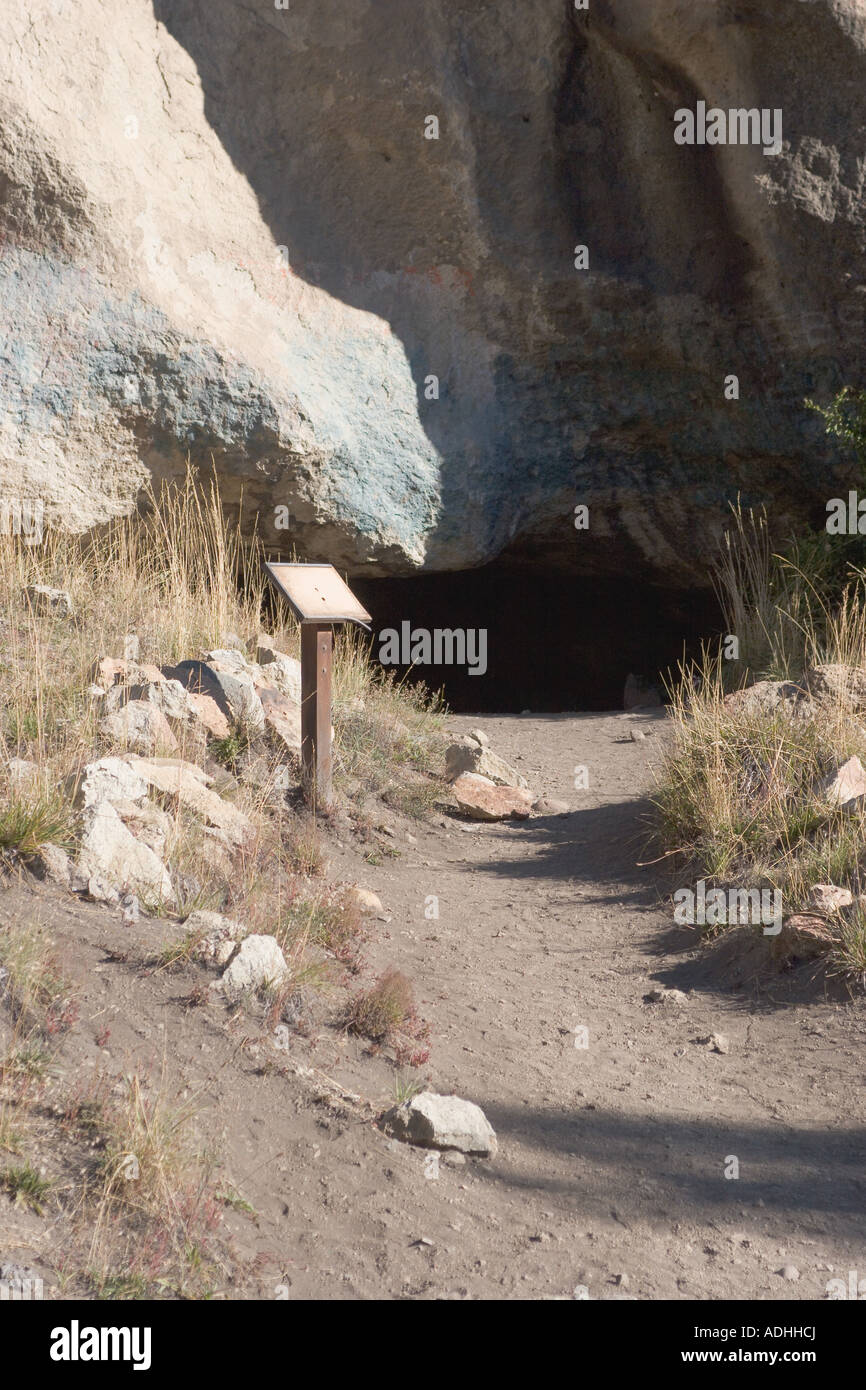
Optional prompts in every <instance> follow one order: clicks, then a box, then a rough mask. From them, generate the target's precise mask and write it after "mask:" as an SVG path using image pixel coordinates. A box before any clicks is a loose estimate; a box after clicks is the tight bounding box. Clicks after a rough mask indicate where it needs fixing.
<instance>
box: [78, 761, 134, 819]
mask: <svg viewBox="0 0 866 1390" xmlns="http://www.w3.org/2000/svg"><path fill="white" fill-rule="evenodd" d="M147 785H148V784H147V782H146V781H145V779H144V778H143V777H142V776H141V775H140V773H138V772H136V771H135V770H134V769H133V768H132V767H131V766H130V764H129V762H128V761H127V759H126V758H99V759H98V761H97V762H94V763H88V764H87V766H86V767H85V768H84V769H83V771H82V773H81V775H80V777H78V778H76V777H72V778H70V788H71V790H72V792H73V801H74V804H75V805H76V806H78V807H87V806H94V805H95V804H96V803H97V802H101V801H109V802H111V801H140V800H141V799H142V797H145V796H147Z"/></svg>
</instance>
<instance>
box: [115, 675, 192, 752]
mask: <svg viewBox="0 0 866 1390" xmlns="http://www.w3.org/2000/svg"><path fill="white" fill-rule="evenodd" d="M154 688H155V689H158V687H154ZM99 732H100V734H101V735H102V737H103V738H105V739H109V740H110V741H111V742H112V743H119V744H121V745H122V746H123V747H125V748H130V749H132V750H133V751H134V752H136V753H146V754H150V753H176V752H177V751H178V742H177V739H176V738H175V736H174V734H173V733H172V730H171V726H170V725H169V722H168V720H167V719H166V717H165V715H164V714H163V712H162V710H161V709H159V708H158V707H157V706H156V705H154V704H151V703H149V702H148V701H147V700H130V701H129V702H128V703H127V704H125V705H123V706H122V707H121V708H120V709H119V710H117V712H116V713H114V714H106V715H105V716H104V718H102V719H100V721H99Z"/></svg>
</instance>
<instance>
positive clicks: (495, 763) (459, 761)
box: [445, 736, 528, 787]
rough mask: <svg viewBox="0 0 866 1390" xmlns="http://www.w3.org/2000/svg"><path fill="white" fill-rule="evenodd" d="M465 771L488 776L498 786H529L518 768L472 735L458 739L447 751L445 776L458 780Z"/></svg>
mask: <svg viewBox="0 0 866 1390" xmlns="http://www.w3.org/2000/svg"><path fill="white" fill-rule="evenodd" d="M465 772H473V773H476V774H477V775H478V776H479V777H486V778H487V780H488V782H494V783H495V784H496V786H498V787H526V786H528V783H527V781H526V778H525V777H522V776H521V775H520V773H519V772H518V771H517V769H516V768H513V767H512V766H511V764H510V763H507V762H506V761H505V759H504V758H500V757H499V755H498V754H497V753H494V752H493V750H492V748H488V747H487V746H486V745H485V744H482V743H479V742H478V741H477V740H476V739H474V738H472V737H471V736H467V737H465V738H461V739H458V740H457V742H456V743H452V744H451V746H450V747H449V748H448V749H447V750H446V753H445V776H446V777H447V778H448V781H449V782H454V781H456V780H457V778H458V777H460V776H462V775H463V773H465Z"/></svg>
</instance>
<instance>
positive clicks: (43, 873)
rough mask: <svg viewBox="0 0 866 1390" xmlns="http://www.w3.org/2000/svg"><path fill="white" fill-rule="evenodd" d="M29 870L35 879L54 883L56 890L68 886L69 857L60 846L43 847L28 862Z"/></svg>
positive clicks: (69, 872)
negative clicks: (34, 875)
mask: <svg viewBox="0 0 866 1390" xmlns="http://www.w3.org/2000/svg"><path fill="white" fill-rule="evenodd" d="M30 868H31V869H32V870H33V872H34V873H35V874H36V876H37V878H41V879H45V881H46V882H47V883H54V884H56V885H57V887H58V888H68V887H69V884H70V874H71V863H70V859H69V855H68V854H67V853H66V850H65V849H61V847H60V845H43V846H42V847H41V849H40V850H39V853H38V854H37V855H35V856H34V858H33V859H31V861H30Z"/></svg>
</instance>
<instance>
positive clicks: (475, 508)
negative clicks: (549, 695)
mask: <svg viewBox="0 0 866 1390" xmlns="http://www.w3.org/2000/svg"><path fill="white" fill-rule="evenodd" d="M6 20H7V44H6V55H5V61H4V65H3V73H2V75H0V83H2V86H0V175H2V177H0V233H2V245H0V280H2V292H0V314H2V326H3V332H2V337H0V342H2V348H0V354H2V355H0V390H2V405H3V410H2V417H0V489H2V492H3V495H4V496H6V495H8V496H11V497H29V498H34V497H36V498H43V499H44V501H45V506H46V512H47V515H48V518H49V520H52V521H55V522H60V523H62V524H65V525H69V526H73V527H78V528H82V527H85V526H87V525H90V524H92V523H94V522H98V521H100V520H103V519H105V518H106V517H108V516H110V515H112V514H116V513H118V512H121V511H125V510H128V509H129V508H130V507H131V506H132V505H133V503H134V501H135V498H136V496H137V494H138V492H139V489H140V487H141V485H142V483H143V481H144V480H145V479H146V478H147V477H148V476H149V475H155V476H157V477H159V476H164V475H166V474H171V473H173V472H175V471H176V470H177V469H178V468H179V467H180V466H181V465H182V463H183V460H184V459H185V457H186V455H187V454H188V453H189V454H190V455H191V456H192V457H193V458H194V459H196V460H199V461H202V462H205V463H207V462H209V460H210V458H211V456H213V458H214V460H215V463H216V466H217V469H218V471H219V473H220V475H221V477H222V479H223V480H224V486H225V490H226V496H227V497H228V499H229V500H230V501H236V500H237V498H238V496H239V495H240V492H241V490H243V492H244V495H245V498H246V505H247V506H248V507H249V510H250V512H255V511H256V510H258V511H259V513H260V528H261V530H262V532H263V533H264V535H265V537H266V539H267V540H268V541H269V542H270V543H272V544H274V545H276V544H278V543H282V544H283V545H286V544H287V543H293V544H296V545H297V546H298V547H299V550H300V551H301V552H304V551H307V552H313V551H315V555H316V557H317V558H329V559H331V560H333V561H335V562H337V563H339V564H340V565H342V566H344V567H345V568H346V569H348V570H349V571H350V572H351V573H354V574H358V573H362V572H363V573H369V574H389V573H390V574H399V573H409V572H412V571H413V570H415V569H417V568H418V567H421V566H426V567H427V568H431V569H456V568H462V567H468V566H473V565H478V564H480V563H483V562H484V561H486V560H489V559H491V558H493V557H495V556H496V555H498V554H500V553H502V552H503V551H505V552H508V553H510V554H517V555H523V556H532V557H533V558H534V559H535V560H536V561H538V562H540V563H543V564H557V565H559V564H562V565H568V566H570V567H572V568H573V569H575V570H578V571H583V572H587V573H590V572H591V573H595V574H599V575H605V574H619V573H622V571H623V568H624V567H625V566H628V567H629V569H630V571H631V572H633V573H637V574H642V575H644V576H645V577H647V578H649V579H654V580H664V581H666V582H668V583H671V582H673V583H688V582H693V581H694V579H695V578H696V577H700V576H703V573H704V561H705V555H706V548H707V543H708V539H709V536H710V534H711V533H712V531H713V530H715V529H717V528H718V527H719V526H720V525H721V523H722V520H723V518H724V515H725V509H726V501H727V499H728V498H729V497H732V496H734V495H735V494H736V492H737V490H738V489H742V490H743V491H744V493H745V494H746V497H747V498H748V499H749V500H754V501H758V500H764V499H766V500H768V501H770V503H771V504H772V512H773V517H774V520H775V521H776V522H777V523H778V524H779V525H780V526H781V525H782V524H783V523H784V522H785V521H786V520H787V519H788V517H789V516H790V515H794V514H797V513H798V512H805V511H809V510H811V511H813V512H814V511H816V510H817V511H820V512H823V503H824V501H825V500H826V498H827V497H828V496H830V495H833V494H834V492H835V491H836V490H837V485H841V481H842V479H843V478H844V472H843V471H842V472H840V471H839V460H838V458H836V457H835V456H834V455H833V454H832V453H831V452H830V451H829V449H828V448H827V446H826V445H824V444H823V443H822V442H821V439H820V434H821V431H820V428H819V427H818V426H817V425H816V424H815V423H814V422H812V421H811V419H810V418H809V417H808V416H807V415H806V414H805V413H804V412H803V411H802V409H800V405H799V403H800V402H801V401H802V398H803V396H804V395H806V394H813V393H814V394H818V395H820V394H821V393H823V392H827V391H829V390H831V389H834V388H835V387H837V386H838V385H840V384H841V383H842V382H843V381H844V380H850V381H855V382H857V381H858V380H859V363H860V358H861V342H862V338H863V327H864V303H866V299H864V290H866V285H864V284H861V283H860V280H859V276H858V256H859V255H860V253H861V252H862V249H863V242H864V209H866V204H864V195H863V184H864V175H866V110H864V104H866V96H864V93H866V84H864V81H863V78H864V70H866V16H864V14H863V11H862V6H860V5H859V4H858V3H856V0H807V2H804V3H797V4H792V3H790V0H742V3H733V0H702V3H701V4H699V5H695V4H694V3H693V0H642V3H641V4H640V5H635V4H634V3H633V0H591V4H590V7H589V10H588V12H586V13H583V12H578V11H576V10H575V9H574V7H573V6H571V5H570V4H567V3H566V0H562V2H561V3H560V4H557V5H551V4H548V3H542V0H534V3H530V4H525V5H521V6H515V5H511V4H505V3H503V0H495V2H494V3H489V4H484V5H478V4H477V3H471V4H469V3H466V0H430V2H429V3H425V4H424V5H412V6H406V5H405V4H403V3H401V2H400V0H379V2H378V3H376V4H375V5H374V4H371V3H368V0H339V3H337V2H336V0H319V3H317V4H315V5H310V4H307V3H305V0H294V3H292V5H291V6H290V8H288V9H286V10H282V9H277V8H275V6H274V5H273V4H272V3H270V0H250V3H248V4H243V5H240V4H237V3H235V2H234V0H208V3H207V4H204V3H202V2H201V0H170V2H169V0H129V3H128V4H127V5H125V6H124V12H123V20H122V23H120V24H119V23H118V22H117V11H116V9H115V8H113V7H112V6H111V5H109V4H108V3H103V0H82V2H81V3H75V4H73V3H71V0H33V2H32V3H31V0H28V2H27V3H26V4H25V3H24V0H10V4H9V5H7V7H6ZM699 100H706V101H707V103H708V105H710V106H712V105H718V106H719V107H722V108H728V107H730V106H737V107H739V106H756V107H759V108H764V107H767V108H781V110H782V112H783V125H784V138H783V144H782V149H781V152H780V153H779V154H778V155H776V156H775V157H766V156H765V155H764V154H763V153H762V152H761V150H760V149H759V148H756V147H742V146H717V147H709V146H705V147H697V146H695V147H687V146H678V145H676V144H675V142H674V139H673V132H674V113H675V111H676V110H677V109H679V108H681V107H690V108H691V107H694V106H695V105H696V103H697V102H698V101H699ZM431 115H435V116H436V117H437V118H438V121H439V138H438V140H434V139H426V138H425V125H426V126H427V129H428V130H429V123H427V118H428V117H429V116H431ZM578 244H585V245H586V246H587V247H588V248H589V270H588V271H583V270H577V269H575V266H574V248H575V246H576V245H578ZM729 373H735V374H736V375H737V376H738V377H739V381H740V393H741V394H740V400H739V401H727V400H725V396H724V382H725V377H726V376H727V375H728V374H729ZM432 375H435V376H436V377H438V379H439V398H438V399H428V398H427V397H428V395H430V394H431V387H430V383H429V380H428V379H429V378H430V377H431V376H432ZM837 474H838V476H837ZM578 502H584V503H587V504H588V505H589V507H590V517H591V524H590V529H589V531H588V532H585V533H576V532H575V530H574V527H573V525H572V514H573V509H574V506H575V504H576V503H578ZM278 508H284V509H287V513H288V517H289V519H290V521H289V524H290V529H289V530H288V531H287V530H286V529H284V528H281V529H277V523H278V522H285V521H286V511H283V512H280V511H278V510H277V509H278Z"/></svg>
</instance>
